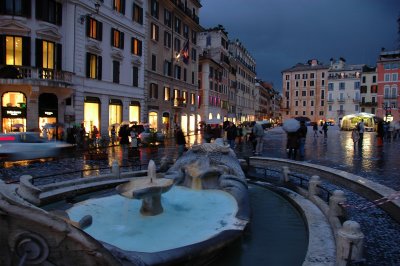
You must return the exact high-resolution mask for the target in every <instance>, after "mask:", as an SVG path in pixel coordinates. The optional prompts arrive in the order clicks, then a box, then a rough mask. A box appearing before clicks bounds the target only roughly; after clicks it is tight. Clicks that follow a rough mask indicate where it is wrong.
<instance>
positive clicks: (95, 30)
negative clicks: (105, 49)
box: [86, 16, 103, 41]
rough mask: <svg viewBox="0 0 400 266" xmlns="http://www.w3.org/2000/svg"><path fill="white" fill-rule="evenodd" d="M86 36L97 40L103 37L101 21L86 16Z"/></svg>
mask: <svg viewBox="0 0 400 266" xmlns="http://www.w3.org/2000/svg"><path fill="white" fill-rule="evenodd" d="M86 36H87V37H89V38H92V39H95V40H98V41H101V40H102V38H103V23H101V22H99V21H97V20H95V19H94V18H91V17H89V16H87V17H86Z"/></svg>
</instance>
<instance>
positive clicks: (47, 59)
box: [35, 39, 62, 70]
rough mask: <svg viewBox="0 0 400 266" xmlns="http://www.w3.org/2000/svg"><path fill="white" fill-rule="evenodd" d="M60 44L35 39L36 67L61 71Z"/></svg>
mask: <svg viewBox="0 0 400 266" xmlns="http://www.w3.org/2000/svg"><path fill="white" fill-rule="evenodd" d="M61 48H62V47H61V44H55V43H54V42H49V41H46V40H40V39H36V51H35V52H36V66H37V67H38V68H43V69H59V70H61V58H62V56H61V54H62V52H61V51H62V49H61Z"/></svg>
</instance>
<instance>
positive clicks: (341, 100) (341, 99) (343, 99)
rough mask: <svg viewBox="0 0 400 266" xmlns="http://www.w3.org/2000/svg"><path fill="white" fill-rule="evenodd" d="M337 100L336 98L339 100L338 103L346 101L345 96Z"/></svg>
mask: <svg viewBox="0 0 400 266" xmlns="http://www.w3.org/2000/svg"><path fill="white" fill-rule="evenodd" d="M337 100H338V102H340V103H344V102H345V101H346V99H345V98H338V99H337Z"/></svg>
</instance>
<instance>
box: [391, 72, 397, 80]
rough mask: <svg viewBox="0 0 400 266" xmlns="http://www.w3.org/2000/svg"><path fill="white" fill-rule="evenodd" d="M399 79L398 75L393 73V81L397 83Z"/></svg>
mask: <svg viewBox="0 0 400 266" xmlns="http://www.w3.org/2000/svg"><path fill="white" fill-rule="evenodd" d="M397 77H398V75H397V73H393V74H392V81H397Z"/></svg>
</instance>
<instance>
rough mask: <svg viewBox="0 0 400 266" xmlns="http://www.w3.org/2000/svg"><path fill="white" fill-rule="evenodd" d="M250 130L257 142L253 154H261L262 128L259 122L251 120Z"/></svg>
mask: <svg viewBox="0 0 400 266" xmlns="http://www.w3.org/2000/svg"><path fill="white" fill-rule="evenodd" d="M252 132H253V134H254V137H255V140H256V142H257V144H256V150H255V153H254V155H261V152H262V150H263V137H264V129H263V127H262V125H261V124H258V123H256V122H253V129H252Z"/></svg>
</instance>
